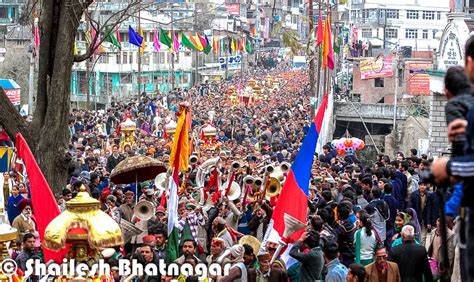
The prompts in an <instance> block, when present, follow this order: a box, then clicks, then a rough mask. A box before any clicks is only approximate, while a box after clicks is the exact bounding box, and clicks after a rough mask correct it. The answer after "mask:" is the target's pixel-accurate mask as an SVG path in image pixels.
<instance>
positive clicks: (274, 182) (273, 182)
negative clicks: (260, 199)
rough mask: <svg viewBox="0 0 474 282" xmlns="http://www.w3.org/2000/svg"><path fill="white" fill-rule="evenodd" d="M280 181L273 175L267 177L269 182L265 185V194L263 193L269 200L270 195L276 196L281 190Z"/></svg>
mask: <svg viewBox="0 0 474 282" xmlns="http://www.w3.org/2000/svg"><path fill="white" fill-rule="evenodd" d="M281 186H282V185H281V182H280V181H279V180H278V179H276V178H274V177H270V179H269V183H268V186H267V191H266V194H265V196H266V197H265V198H266V199H267V200H268V201H270V199H271V198H272V197H275V196H278V195H280V192H281Z"/></svg>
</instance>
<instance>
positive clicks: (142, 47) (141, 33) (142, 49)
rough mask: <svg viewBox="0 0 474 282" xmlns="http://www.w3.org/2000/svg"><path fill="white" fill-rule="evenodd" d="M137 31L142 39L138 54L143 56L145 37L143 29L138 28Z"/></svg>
mask: <svg viewBox="0 0 474 282" xmlns="http://www.w3.org/2000/svg"><path fill="white" fill-rule="evenodd" d="M138 30H139V31H140V36H141V37H142V38H143V40H142V44H141V45H142V46H141V47H140V52H141V53H142V54H143V53H145V48H146V40H145V36H144V35H143V29H142V27H141V26H140V27H139V28H138Z"/></svg>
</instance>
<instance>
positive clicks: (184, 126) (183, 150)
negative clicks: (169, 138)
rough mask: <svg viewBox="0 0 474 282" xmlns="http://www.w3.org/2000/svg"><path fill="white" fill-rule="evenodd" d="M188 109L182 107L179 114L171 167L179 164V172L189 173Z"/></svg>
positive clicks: (171, 155)
mask: <svg viewBox="0 0 474 282" xmlns="http://www.w3.org/2000/svg"><path fill="white" fill-rule="evenodd" d="M187 111H188V109H187V108H186V107H185V106H180V108H179V113H178V122H177V125H176V131H175V133H174V136H173V145H172V147H171V154H170V159H169V160H170V166H173V167H174V166H175V162H176V161H178V162H179V171H181V172H186V171H188V163H189V152H188V151H189V137H188V135H189V133H188V122H187V121H186V118H187V116H188V115H187Z"/></svg>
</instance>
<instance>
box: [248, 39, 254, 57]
mask: <svg viewBox="0 0 474 282" xmlns="http://www.w3.org/2000/svg"><path fill="white" fill-rule="evenodd" d="M247 52H248V53H249V54H252V52H253V51H252V42H251V41H250V39H248V38H247Z"/></svg>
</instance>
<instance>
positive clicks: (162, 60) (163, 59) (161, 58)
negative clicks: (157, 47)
mask: <svg viewBox="0 0 474 282" xmlns="http://www.w3.org/2000/svg"><path fill="white" fill-rule="evenodd" d="M164 63H165V53H164V52H160V64H162V65H163V64H164Z"/></svg>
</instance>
